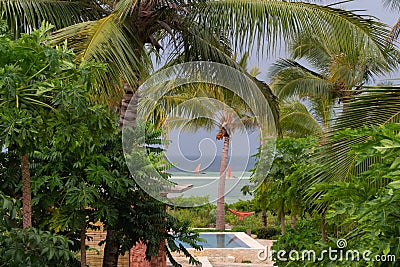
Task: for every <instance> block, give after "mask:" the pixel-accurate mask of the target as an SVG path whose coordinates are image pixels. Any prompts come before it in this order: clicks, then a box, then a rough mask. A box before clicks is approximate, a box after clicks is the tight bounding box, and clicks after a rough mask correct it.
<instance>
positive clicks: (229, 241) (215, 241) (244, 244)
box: [182, 232, 259, 249]
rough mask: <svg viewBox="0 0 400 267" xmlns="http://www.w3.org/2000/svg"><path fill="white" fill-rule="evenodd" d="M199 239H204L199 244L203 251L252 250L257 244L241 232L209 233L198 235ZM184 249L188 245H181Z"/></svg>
mask: <svg viewBox="0 0 400 267" xmlns="http://www.w3.org/2000/svg"><path fill="white" fill-rule="evenodd" d="M199 237H200V238H202V239H204V242H199V245H202V246H203V248H204V249H207V248H226V249H232V248H241V249H242V248H254V243H256V246H257V247H258V245H259V244H258V242H256V241H255V240H254V239H252V238H251V237H249V236H248V235H246V234H245V233H242V232H232V233H227V232H214V233H213V232H210V233H200V234H199ZM182 245H183V246H184V247H185V248H190V246H189V244H186V243H183V244H182Z"/></svg>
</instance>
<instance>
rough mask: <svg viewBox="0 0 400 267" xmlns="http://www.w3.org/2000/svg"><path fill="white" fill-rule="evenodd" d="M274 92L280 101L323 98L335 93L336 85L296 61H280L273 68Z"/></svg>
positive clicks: (272, 85)
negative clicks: (290, 98) (292, 98)
mask: <svg viewBox="0 0 400 267" xmlns="http://www.w3.org/2000/svg"><path fill="white" fill-rule="evenodd" d="M270 73H271V76H272V78H271V79H272V84H271V87H272V90H273V92H274V93H275V94H276V95H277V96H278V98H280V99H284V98H287V97H292V96H297V97H304V96H309V97H317V98H318V97H323V96H328V95H332V94H333V93H334V91H333V88H334V85H333V84H332V83H330V82H329V81H327V80H326V78H325V77H323V76H322V75H320V74H318V73H316V72H314V71H312V70H309V69H307V68H306V67H304V66H302V65H301V64H299V63H298V62H296V61H293V60H290V59H280V60H278V61H277V62H276V63H274V65H273V67H272V68H271V71H270Z"/></svg>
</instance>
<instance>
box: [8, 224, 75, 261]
mask: <svg viewBox="0 0 400 267" xmlns="http://www.w3.org/2000/svg"><path fill="white" fill-rule="evenodd" d="M70 244H71V243H70V242H69V241H68V239H67V238H65V237H63V236H60V235H56V234H52V233H50V232H44V231H40V230H37V229H35V228H27V229H20V228H13V229H11V230H10V231H5V232H2V233H1V235H0V266H7V267H19V266H32V267H52V266H79V264H78V265H76V263H77V262H76V261H74V258H75V255H74V253H72V252H71V251H70V248H69V246H70ZM74 263H75V265H74Z"/></svg>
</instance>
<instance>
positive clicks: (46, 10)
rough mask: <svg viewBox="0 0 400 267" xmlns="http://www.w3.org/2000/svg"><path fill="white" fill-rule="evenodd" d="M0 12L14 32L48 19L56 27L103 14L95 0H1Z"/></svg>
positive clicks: (35, 25) (25, 29)
mask: <svg viewBox="0 0 400 267" xmlns="http://www.w3.org/2000/svg"><path fill="white" fill-rule="evenodd" d="M0 13H1V15H2V18H3V19H5V20H6V21H7V22H8V24H9V26H11V27H10V29H11V30H12V31H14V32H17V33H18V32H21V30H22V31H24V32H30V31H32V30H33V29H34V28H39V26H40V23H41V22H42V21H48V22H50V23H51V24H53V25H55V26H56V28H57V29H60V28H62V27H66V26H69V25H73V24H75V23H80V22H83V21H88V20H94V19H96V18H98V17H100V16H102V15H104V10H103V9H102V8H101V6H100V5H99V3H98V2H97V1H68V0H64V1H63V0H59V1H54V0H38V1H37V0H36V1H32V0H7V1H5V0H3V1H0Z"/></svg>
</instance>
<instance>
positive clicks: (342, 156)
mask: <svg viewBox="0 0 400 267" xmlns="http://www.w3.org/2000/svg"><path fill="white" fill-rule="evenodd" d="M344 106H345V107H344V111H343V112H342V113H341V114H340V115H339V117H338V118H337V119H336V120H335V124H334V126H333V127H332V131H331V133H330V136H329V137H328V139H327V142H326V143H325V144H324V146H323V151H322V152H321V154H320V155H318V157H317V158H316V161H317V162H318V163H320V164H321V166H322V167H321V168H319V170H318V171H317V173H315V176H313V177H311V176H310V177H309V179H310V181H309V182H310V183H311V184H315V183H319V182H330V181H346V180H348V179H349V177H350V175H358V174H359V173H362V172H363V171H365V170H367V168H368V166H370V163H371V162H364V163H359V164H358V165H357V164H356V163H357V156H356V155H354V154H349V152H350V150H351V147H352V146H353V145H356V144H360V143H363V142H365V141H366V140H368V136H361V137H357V138H354V139H352V140H348V139H338V138H334V137H335V133H336V132H338V131H341V130H345V129H361V128H363V127H371V126H377V127H380V126H383V125H385V124H387V123H390V122H399V121H400V87H394V86H391V87H369V88H368V89H367V90H366V91H365V92H364V93H362V94H360V95H357V96H354V97H352V98H351V99H349V100H348V102H346V103H345V104H344ZM371 160H373V159H371ZM375 160H377V159H375Z"/></svg>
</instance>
